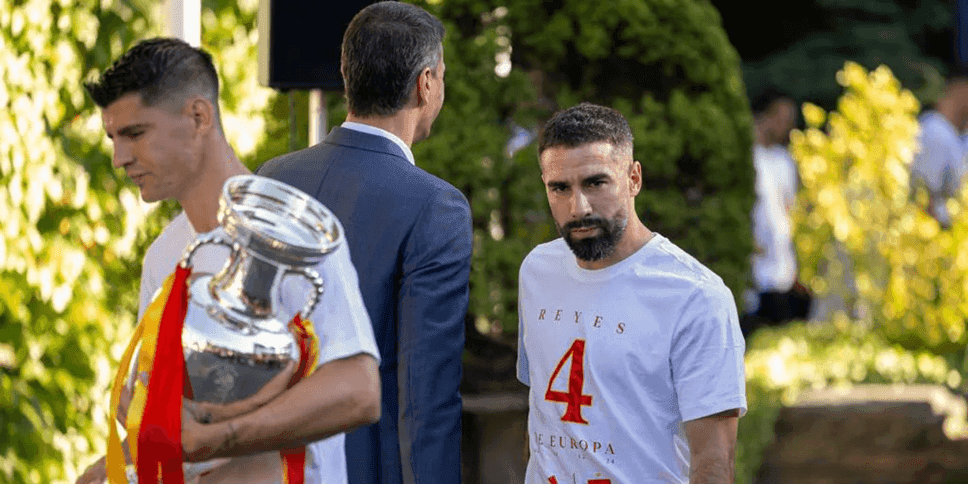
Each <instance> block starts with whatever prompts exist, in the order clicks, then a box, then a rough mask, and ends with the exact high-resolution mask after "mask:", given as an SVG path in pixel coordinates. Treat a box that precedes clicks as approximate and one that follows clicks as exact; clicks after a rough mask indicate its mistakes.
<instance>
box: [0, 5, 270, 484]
mask: <svg viewBox="0 0 968 484" xmlns="http://www.w3.org/2000/svg"><path fill="white" fill-rule="evenodd" d="M14 4H15V5H13V6H8V7H5V8H4V9H2V11H0V58H2V61H0V64H2V65H3V66H4V68H3V69H0V78H2V83H3V86H4V88H3V89H0V106H2V107H3V113H4V114H0V133H3V135H2V136H0V182H2V183H0V213H2V214H3V216H4V224H3V229H2V230H0V389H2V391H0V482H10V483H28V482H29V483H35V482H73V481H74V479H75V478H76V476H77V474H78V473H79V472H81V471H83V470H84V468H85V467H86V466H87V465H88V464H90V463H91V462H93V460H94V459H95V458H96V455H97V454H101V453H103V452H104V449H105V447H106V436H107V428H108V427H107V425H108V423H107V420H108V408H107V405H108V392H109V385H110V380H111V378H112V377H113V375H114V373H115V371H116V370H117V358H118V357H120V353H121V351H122V350H123V349H124V346H125V345H126V343H127V340H128V337H129V335H130V333H131V330H132V329H133V328H134V323H135V321H134V320H135V313H136V308H137V295H138V283H139V274H140V272H141V271H140V269H141V259H142V257H143V254H144V249H145V248H146V247H147V244H148V243H149V242H150V241H151V240H152V239H153V238H154V236H156V235H157V234H158V232H159V231H160V230H161V227H163V225H164V223H166V222H167V220H168V219H169V217H170V216H171V214H172V212H173V210H174V209H175V208H176V207H175V206H174V205H173V204H171V203H168V204H154V205H146V204H144V203H142V202H140V200H139V199H140V196H139V194H138V192H137V190H136V189H135V188H134V187H133V186H131V185H130V183H129V182H128V181H127V180H126V179H124V177H123V173H121V172H119V171H117V170H115V169H114V168H113V167H112V166H111V159H110V153H111V146H110V142H109V141H108V139H107V137H106V136H105V135H104V133H103V129H102V127H101V119H100V115H99V112H98V111H97V110H96V109H95V107H94V105H93V103H92V102H91V101H90V99H89V98H88V96H87V94H86V93H85V92H84V90H83V89H82V88H81V80H84V79H87V78H89V77H90V76H91V75H93V74H94V72H95V71H97V72H100V71H101V70H103V69H104V68H105V67H107V66H108V65H109V63H110V62H111V61H112V60H113V59H115V58H117V57H118V56H119V55H121V53H122V52H124V50H126V49H127V48H129V47H131V46H133V45H134V44H135V43H137V42H138V41H140V40H143V39H145V38H148V37H152V36H155V35H162V34H163V31H162V29H161V25H162V23H161V19H160V18H159V17H158V15H157V14H158V13H160V9H158V8H157V4H156V2H149V1H144V0H120V1H113V2H106V1H99V0H84V1H82V2H80V4H78V2H74V1H65V0H26V1H15V2H14ZM256 7H257V3H256V2H252V1H249V2H238V3H237V2H229V1H221V0H220V1H218V2H206V3H205V5H204V10H205V15H204V16H203V26H204V31H205V36H204V38H203V46H204V47H206V48H207V49H209V50H211V51H213V54H214V55H215V57H216V63H217V65H218V67H219V70H220V75H221V77H222V80H223V85H224V86H225V90H224V96H223V98H222V105H223V113H224V121H225V125H226V131H227V133H228V136H229V137H230V140H231V142H232V144H233V146H235V148H236V150H237V152H238V153H239V156H241V157H243V158H244V159H246V161H248V162H249V164H250V166H252V165H253V164H254V163H253V161H254V160H253V157H254V156H255V155H256V148H257V147H258V146H259V145H260V144H262V143H263V139H264V137H265V132H264V131H265V128H264V123H263V120H264V119H265V116H264V115H263V111H264V110H265V107H266V105H267V103H268V101H269V100H270V99H271V97H272V96H273V95H274V94H273V92H272V91H271V90H268V89H265V88H261V87H258V85H257V82H256V79H255V76H256V74H255V72H254V70H253V69H248V68H247V66H249V65H251V62H250V61H249V60H250V59H254V58H255V31H254V25H255V24H254V21H255V11H256Z"/></svg>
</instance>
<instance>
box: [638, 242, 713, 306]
mask: <svg viewBox="0 0 968 484" xmlns="http://www.w3.org/2000/svg"><path fill="white" fill-rule="evenodd" d="M655 237H657V240H656V241H655V242H656V243H655V244H654V246H652V247H651V251H650V253H649V254H648V257H647V258H643V259H642V261H641V263H640V271H639V273H640V274H642V275H643V276H645V275H648V276H649V277H648V278H649V279H656V280H659V281H660V282H659V284H660V285H669V286H679V287H681V288H682V289H687V288H688V289H689V290H688V291H684V294H692V293H693V292H694V291H699V292H703V293H706V292H710V291H711V292H714V293H721V292H722V291H723V290H725V291H726V292H729V289H728V288H726V284H725V283H724V282H723V279H722V278H721V277H719V275H718V274H716V273H715V272H713V271H712V269H710V268H709V267H707V266H706V265H705V264H703V263H702V262H700V261H699V260H698V259H696V258H695V257H693V256H692V255H690V254H689V253H688V252H686V251H685V250H683V249H682V248H681V247H679V246H678V245H676V244H675V243H674V242H672V241H671V240H669V239H667V238H665V237H663V236H661V235H659V234H656V235H655Z"/></svg>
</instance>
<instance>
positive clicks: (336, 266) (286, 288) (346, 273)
mask: <svg viewBox="0 0 968 484" xmlns="http://www.w3.org/2000/svg"><path fill="white" fill-rule="evenodd" d="M337 223H338V222H337ZM216 230H217V231H220V232H221V233H222V234H224V231H222V229H221V228H218V229H216ZM340 233H343V229H342V226H340ZM195 237H196V234H195V230H194V229H193V228H192V225H191V223H190V222H189V220H188V217H186V216H185V214H184V213H181V214H179V215H178V216H177V217H175V218H174V219H173V220H172V221H171V222H170V223H169V224H168V226H166V227H165V229H164V230H163V231H162V233H161V235H159V236H158V238H157V239H155V241H154V242H152V244H151V246H150V247H149V248H148V252H147V253H146V254H145V260H144V267H143V269H142V272H141V303H140V305H139V307H138V320H139V321H140V320H141V316H142V315H143V314H144V311H145V309H146V308H147V306H148V304H149V303H150V302H151V300H152V299H153V297H154V295H155V293H156V292H157V291H158V290H159V289H160V288H161V286H162V284H163V283H164V281H165V279H166V278H167V277H168V275H170V274H171V273H172V272H173V271H174V270H175V266H176V265H177V264H178V262H179V261H180V260H181V258H182V255H183V253H184V250H185V249H186V248H187V246H188V245H189V244H190V243H191V242H192V241H194V240H195ZM227 256H228V249H227V248H224V247H222V246H214V245H212V246H203V248H200V249H199V250H198V251H196V253H195V256H194V257H193V258H192V261H191V262H192V273H193V274H201V273H216V272H218V270H220V269H221V268H222V266H223V265H224V264H225V261H226V258H227ZM314 270H316V271H317V272H318V273H319V274H320V276H322V278H323V280H324V281H325V285H326V291H325V292H324V293H323V299H322V300H321V301H320V302H319V304H317V305H316V308H315V310H314V311H313V314H312V316H311V317H310V320H311V321H312V322H313V323H314V328H315V329H316V332H317V334H318V336H319V339H320V354H319V364H320V365H322V364H323V363H326V362H329V361H333V360H337V359H340V358H346V357H349V356H353V355H356V354H359V353H367V354H370V355H372V356H373V357H374V358H376V359H377V361H379V358H380V356H379V351H378V350H377V347H376V340H375V339H374V337H373V327H372V325H371V324H370V318H369V316H368V314H367V312H366V307H365V306H364V305H363V298H362V296H361V295H360V290H359V281H358V280H357V275H356V269H354V267H353V264H352V263H351V262H350V255H349V249H348V248H347V246H346V244H345V243H343V244H340V245H339V246H338V248H337V249H336V250H334V251H333V252H332V253H331V254H329V256H327V257H326V259H324V260H323V262H322V263H321V264H319V265H317V266H316V267H314ZM309 290H310V286H309V284H308V283H305V282H304V281H302V280H301V279H299V278H297V277H292V278H287V279H286V280H285V281H284V283H283V291H282V292H283V296H282V301H281V303H282V308H281V311H282V314H283V315H285V316H286V317H287V318H289V317H292V316H293V315H295V314H296V312H298V311H300V310H302V309H303V307H304V306H305V304H306V300H307V297H308V296H307V295H308V294H309ZM343 441H344V434H337V435H334V436H332V437H329V438H327V439H325V440H321V441H318V442H314V443H312V444H310V445H308V446H307V449H306V484H345V483H346V482H347V476H346V455H345V453H344V447H343ZM273 454H275V455H276V456H278V453H273ZM239 459H245V458H244V457H242V458H239ZM280 469H281V467H280ZM278 479H279V481H278V482H282V475H281V471H280V474H279V476H278Z"/></svg>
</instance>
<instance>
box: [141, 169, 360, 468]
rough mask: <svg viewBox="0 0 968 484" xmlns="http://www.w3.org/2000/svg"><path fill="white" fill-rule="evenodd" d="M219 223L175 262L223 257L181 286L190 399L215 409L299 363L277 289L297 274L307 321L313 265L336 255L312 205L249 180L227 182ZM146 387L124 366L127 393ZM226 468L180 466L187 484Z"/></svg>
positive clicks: (329, 218)
mask: <svg viewBox="0 0 968 484" xmlns="http://www.w3.org/2000/svg"><path fill="white" fill-rule="evenodd" d="M218 222H219V224H220V225H221V227H222V229H223V231H224V234H222V233H221V232H212V233H209V234H207V235H204V236H202V237H200V238H198V239H197V240H196V241H195V242H194V243H192V244H191V245H190V246H189V247H188V248H187V249H186V250H185V252H184V255H183V256H182V259H181V261H180V262H179V265H180V266H181V267H182V268H190V267H191V264H192V259H193V257H194V256H195V254H196V252H197V251H198V249H199V248H201V247H203V246H206V245H212V244H215V245H222V246H226V247H228V248H229V249H230V253H229V256H228V259H227V261H226V262H225V265H224V266H223V267H222V269H221V270H220V271H219V272H218V273H217V274H192V276H191V278H190V279H188V282H187V283H188V304H187V309H186V312H185V319H184V326H183V328H182V332H181V344H182V350H183V353H184V361H185V375H186V377H187V380H188V383H190V388H191V399H192V400H195V401H201V402H211V403H218V404H224V403H231V402H235V401H238V400H242V399H245V398H247V397H249V396H251V395H253V394H255V393H256V392H258V391H259V390H260V389H261V388H262V387H263V386H265V384H266V383H268V382H269V380H271V379H272V378H273V377H274V376H276V375H278V374H279V373H281V372H282V371H283V370H284V369H285V368H286V366H287V365H288V364H289V363H290V362H296V363H297V364H298V363H299V362H300V357H301V356H302V355H301V354H300V346H299V344H298V341H297V339H296V336H295V335H294V334H293V333H292V332H291V330H290V327H289V322H290V319H288V318H290V317H291V316H292V315H283V314H280V307H279V306H280V300H281V296H282V294H281V291H282V287H283V283H282V282H283V279H284V278H285V277H286V276H290V275H296V276H301V277H303V278H305V279H307V280H309V282H310V283H311V284H312V286H313V289H312V291H310V294H308V295H307V296H306V304H305V307H304V308H303V309H302V311H301V313H300V314H301V316H302V318H303V319H308V318H309V316H310V315H311V314H312V312H313V309H314V308H315V306H316V305H317V304H318V302H319V301H320V299H321V297H322V294H323V280H322V278H321V277H320V276H319V274H318V273H316V272H315V271H314V270H313V269H312V267H313V266H316V265H317V264H319V263H321V262H322V261H323V260H324V259H325V258H326V256H327V255H328V254H329V253H331V252H332V251H333V250H335V249H336V248H337V247H338V245H339V244H340V243H341V242H342V233H341V232H340V225H339V223H338V222H337V220H336V217H335V216H334V215H333V214H332V212H330V211H329V210H328V209H327V208H326V207H325V206H323V204H321V203H320V202H318V201H317V200H315V199H314V198H312V197H310V196H308V195H307V194H305V193H303V192H301V191H300V190H298V189H296V188H293V187H291V186H289V185H286V184H284V183H281V182H278V181H274V180H271V179H268V178H264V177H259V176H254V175H240V176H235V177H232V178H230V179H229V180H228V181H226V183H225V185H224V187H223V189H222V193H221V196H220V198H219V210H218ZM155 297H156V298H157V297H158V295H156V296H155ZM139 351H140V350H139ZM137 360H138V358H135V359H134V361H133V363H134V362H137ZM133 366H134V365H133ZM149 379H150V375H147V374H145V372H144V371H141V372H139V371H138V369H137V368H136V367H132V368H131V372H130V374H129V378H128V382H129V388H133V386H134V385H135V384H136V381H140V382H145V381H148V380H149ZM145 388H147V384H145ZM186 393H187V386H186ZM187 396H188V395H186V397H187ZM129 438H130V436H129ZM227 461H228V459H217V460H215V461H209V462H203V463H197V464H189V463H186V464H185V465H184V472H185V478H186V482H190V481H191V480H192V479H194V478H195V477H197V476H198V475H199V474H201V473H202V472H205V471H207V470H210V469H212V468H214V467H217V466H218V465H221V464H223V463H225V462H227ZM126 474H127V477H128V480H129V482H137V474H136V472H135V469H134V465H133V464H131V463H130V462H129V463H128V465H127V468H126Z"/></svg>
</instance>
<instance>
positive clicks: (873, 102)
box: [791, 62, 968, 354]
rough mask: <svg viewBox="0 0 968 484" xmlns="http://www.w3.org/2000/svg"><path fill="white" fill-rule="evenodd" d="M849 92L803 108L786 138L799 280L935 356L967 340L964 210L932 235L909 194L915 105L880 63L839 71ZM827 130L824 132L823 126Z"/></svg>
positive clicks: (956, 207) (956, 205) (955, 206)
mask: <svg viewBox="0 0 968 484" xmlns="http://www.w3.org/2000/svg"><path fill="white" fill-rule="evenodd" d="M837 81H838V82H839V83H840V84H841V85H842V86H844V87H845V89H846V92H845V93H844V95H843V96H842V97H841V98H840V101H839V103H838V111H835V112H832V113H830V114H829V115H826V113H824V112H823V110H821V109H820V108H818V107H816V106H813V105H810V104H807V105H805V106H804V109H803V112H804V117H805V118H806V121H807V124H808V128H807V130H806V131H804V132H794V133H793V134H792V135H791V151H792V154H793V157H794V158H795V159H796V160H797V163H798V165H799V167H800V175H801V178H802V180H803V190H802V192H801V197H802V201H803V202H804V203H801V204H800V206H801V207H802V210H801V211H800V212H798V213H797V215H796V223H797V230H796V236H795V237H796V245H797V249H798V252H799V257H800V261H801V265H802V267H803V269H802V270H803V277H804V280H806V281H808V282H809V284H810V286H811V288H812V289H813V290H814V292H815V293H817V294H818V295H819V296H823V295H825V294H835V295H839V296H841V297H843V298H844V300H845V308H844V309H845V310H846V312H847V313H848V314H851V315H854V316H856V317H857V319H858V320H859V321H860V324H867V325H870V326H873V327H874V328H875V329H876V330H877V331H879V332H880V333H881V334H883V335H884V336H885V337H887V338H888V339H889V340H890V341H893V342H898V343H900V344H903V345H905V346H906V347H909V348H926V349H929V350H931V351H933V352H935V353H937V354H946V353H949V352H953V351H960V350H962V349H963V348H964V345H965V343H966V342H968V334H966V332H965V321H966V320H968V250H966V249H965V248H966V247H968V217H966V214H965V213H964V210H963V209H962V208H961V207H964V206H966V205H965V204H964V203H965V198H964V194H963V195H962V198H961V201H960V202H959V201H958V200H953V201H951V202H950V204H949V205H950V208H951V211H952V213H953V214H954V215H953V226H952V227H951V229H950V230H941V229H940V227H939V225H938V223H937V222H936V221H935V220H934V219H933V218H931V217H930V216H929V215H928V214H927V212H926V211H925V210H924V206H925V203H924V199H925V197H924V194H923V193H919V194H916V196H913V197H912V195H911V192H910V188H909V187H910V181H909V165H910V163H911V160H912V158H913V155H914V151H915V150H916V149H917V146H916V139H915V135H916V132H917V120H916V118H915V115H916V114H917V110H918V103H917V101H916V100H915V98H914V96H913V95H912V94H911V93H910V92H909V91H907V90H904V89H902V88H901V86H900V83H899V82H898V81H897V80H896V79H895V78H894V76H893V75H892V74H891V71H890V70H889V69H888V68H887V67H885V66H881V67H879V68H877V69H876V70H874V71H872V72H867V71H866V70H864V69H863V68H862V67H860V66H859V65H857V64H854V63H850V62H848V63H847V64H846V65H845V67H844V69H843V70H841V71H840V72H838V73H837ZM824 126H826V132H824V131H821V128H822V127H824Z"/></svg>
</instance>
